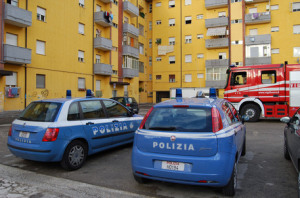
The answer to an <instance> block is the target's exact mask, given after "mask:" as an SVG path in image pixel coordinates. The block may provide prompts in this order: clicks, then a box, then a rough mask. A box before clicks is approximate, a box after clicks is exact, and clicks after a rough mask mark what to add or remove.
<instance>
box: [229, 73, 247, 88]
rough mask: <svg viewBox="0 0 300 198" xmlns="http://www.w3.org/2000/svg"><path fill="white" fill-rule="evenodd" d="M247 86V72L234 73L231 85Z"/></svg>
mask: <svg viewBox="0 0 300 198" xmlns="http://www.w3.org/2000/svg"><path fill="white" fill-rule="evenodd" d="M245 84H247V73H246V72H236V73H232V76H231V81H230V85H232V86H236V85H245Z"/></svg>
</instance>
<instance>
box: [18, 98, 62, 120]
mask: <svg viewBox="0 0 300 198" xmlns="http://www.w3.org/2000/svg"><path fill="white" fill-rule="evenodd" d="M60 106H61V103H54V102H33V103H31V104H30V105H29V106H28V107H26V109H25V110H24V111H23V112H22V113H21V115H20V117H19V118H18V119H19V120H27V121H37V122H54V120H55V118H56V115H57V113H58V111H59V109H60Z"/></svg>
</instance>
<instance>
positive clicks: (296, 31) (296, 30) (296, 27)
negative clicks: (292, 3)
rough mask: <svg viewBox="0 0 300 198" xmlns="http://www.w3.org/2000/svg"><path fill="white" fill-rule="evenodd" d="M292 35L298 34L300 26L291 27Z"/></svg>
mask: <svg viewBox="0 0 300 198" xmlns="http://www.w3.org/2000/svg"><path fill="white" fill-rule="evenodd" d="M293 33H294V34H300V25H294V26H293Z"/></svg>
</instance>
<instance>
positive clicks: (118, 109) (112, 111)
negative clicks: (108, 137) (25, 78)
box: [102, 100, 142, 144]
mask: <svg viewBox="0 0 300 198" xmlns="http://www.w3.org/2000/svg"><path fill="white" fill-rule="evenodd" d="M102 102H103V104H104V106H105V109H106V113H107V116H108V120H109V121H110V122H111V123H113V127H112V128H111V133H112V134H113V140H112V141H113V143H114V144H118V143H122V142H127V141H133V137H134V132H135V130H136V129H137V128H138V127H139V124H140V123H141V119H142V118H141V117H132V116H130V112H129V110H128V109H126V108H125V107H124V106H122V105H120V104H119V103H117V102H115V101H113V100H102Z"/></svg>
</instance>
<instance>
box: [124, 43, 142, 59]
mask: <svg viewBox="0 0 300 198" xmlns="http://www.w3.org/2000/svg"><path fill="white" fill-rule="evenodd" d="M123 56H133V57H135V58H139V50H138V49H137V48H134V47H131V46H129V45H123Z"/></svg>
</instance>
